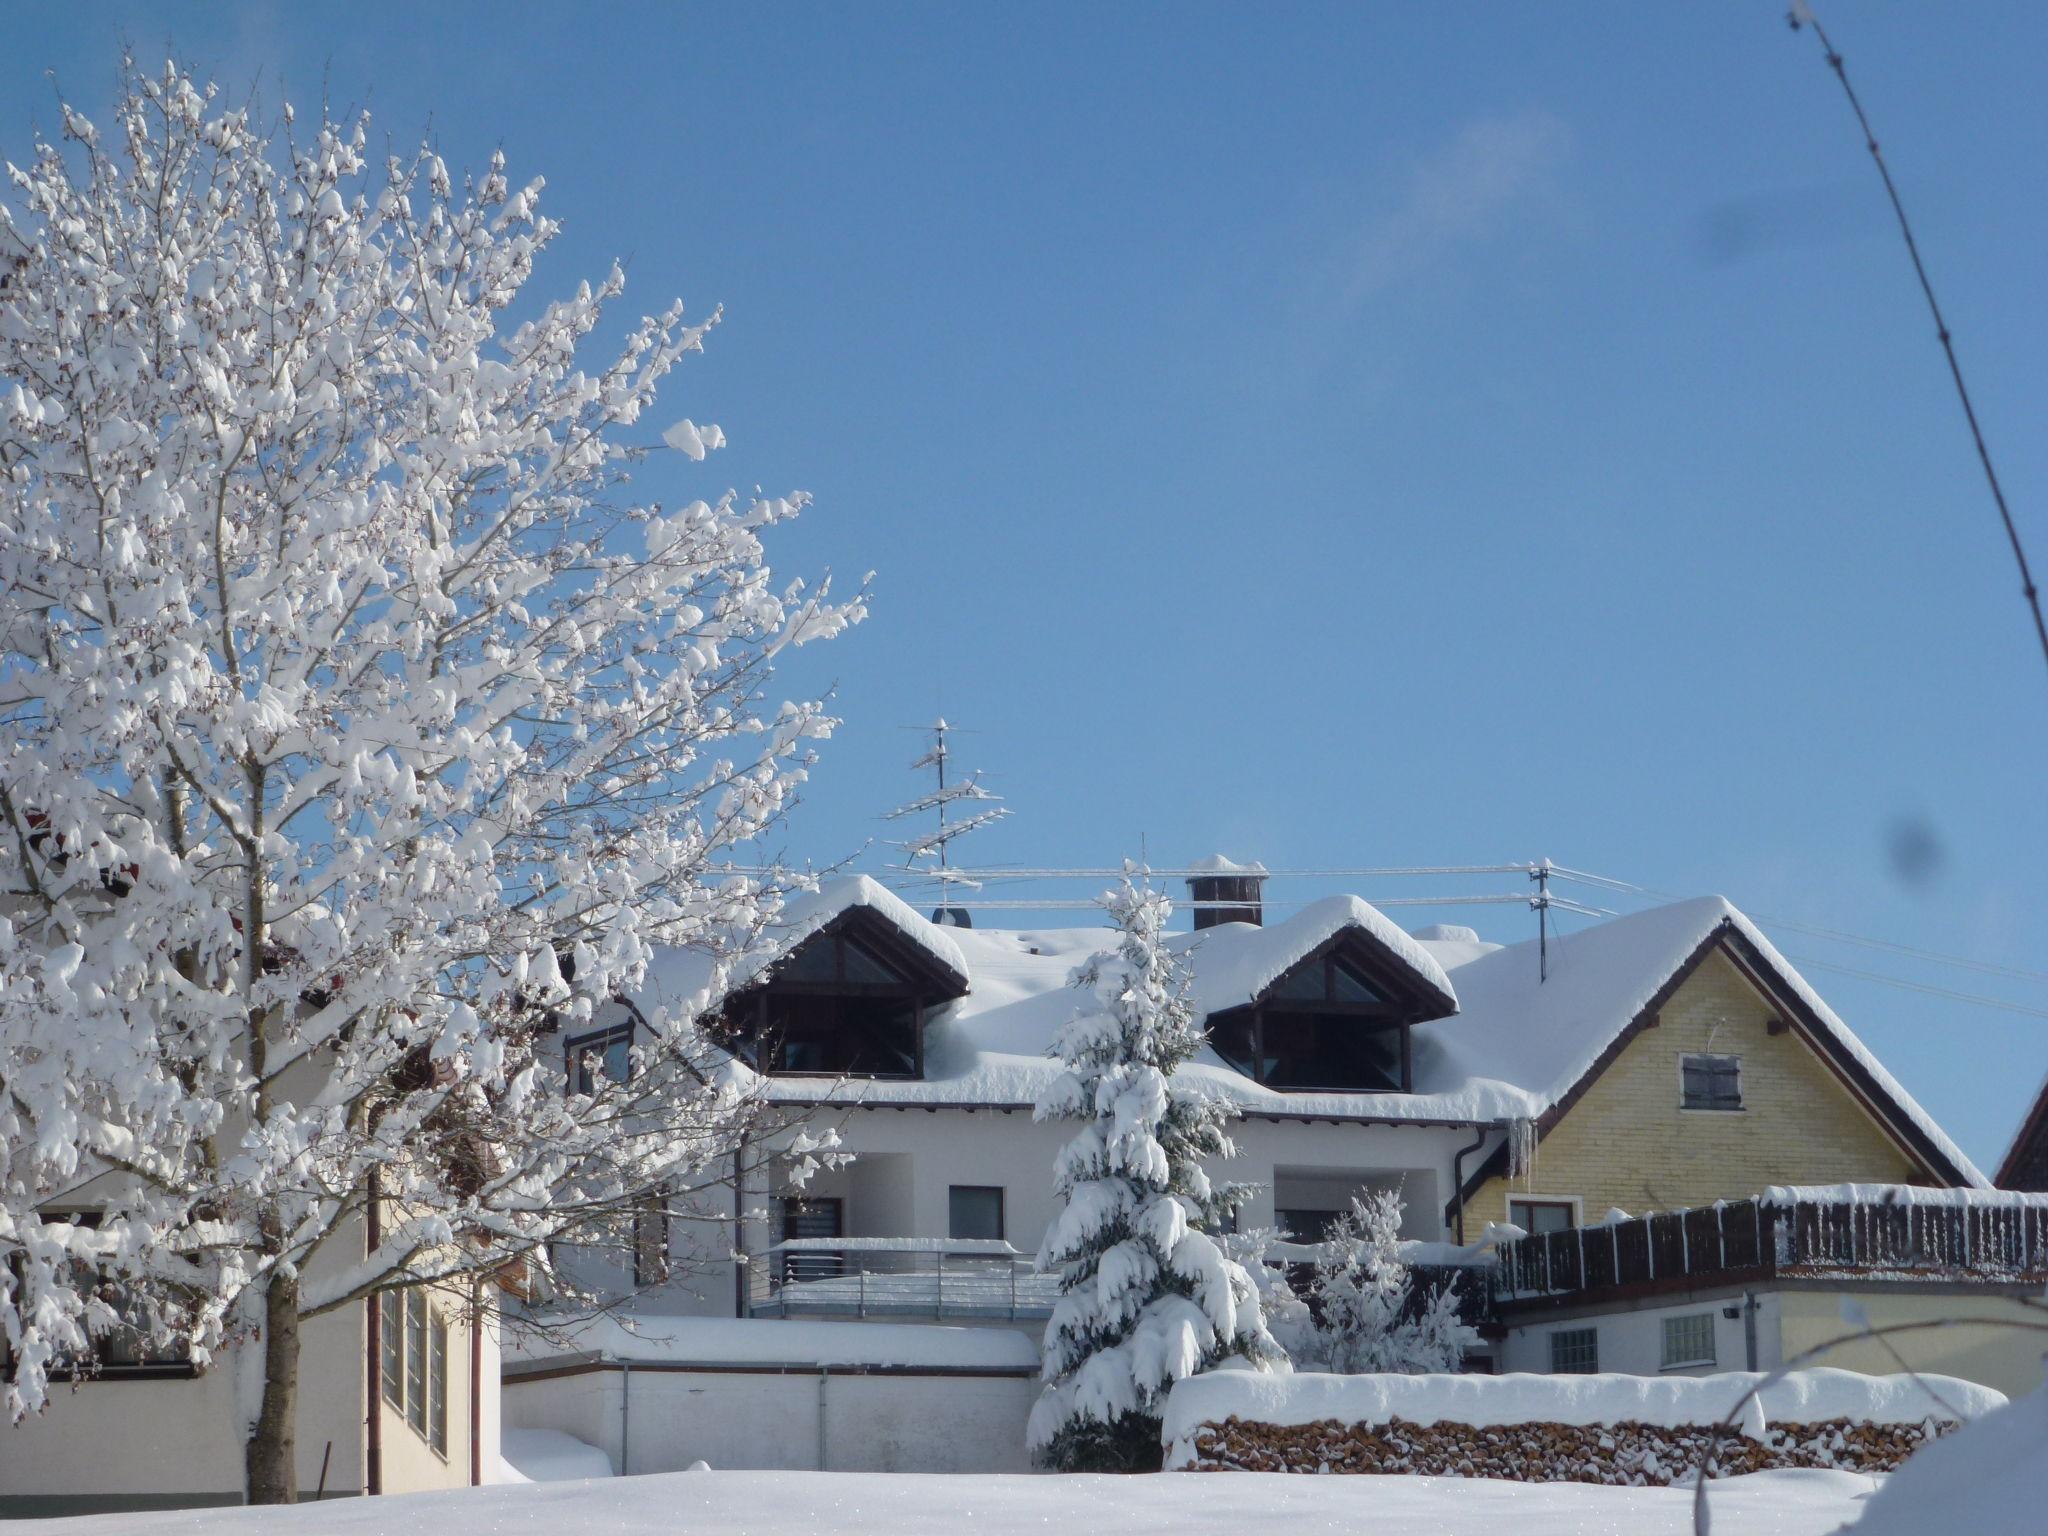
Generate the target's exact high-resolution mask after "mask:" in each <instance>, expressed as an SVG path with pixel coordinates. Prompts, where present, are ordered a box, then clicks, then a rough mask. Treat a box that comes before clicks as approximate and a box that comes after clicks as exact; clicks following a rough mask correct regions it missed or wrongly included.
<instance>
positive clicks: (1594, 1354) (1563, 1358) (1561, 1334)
mask: <svg viewBox="0 0 2048 1536" xmlns="http://www.w3.org/2000/svg"><path fill="white" fill-rule="evenodd" d="M1599 1370H1600V1330H1599V1329H1598V1328H1560V1329H1558V1330H1557V1332H1555V1333H1553V1334H1552V1335H1551V1336H1550V1372H1551V1374H1552V1375H1553V1376H1593V1375H1597V1374H1598V1373H1599Z"/></svg>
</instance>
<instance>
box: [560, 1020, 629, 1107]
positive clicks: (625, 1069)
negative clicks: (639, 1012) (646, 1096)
mask: <svg viewBox="0 0 2048 1536" xmlns="http://www.w3.org/2000/svg"><path fill="white" fill-rule="evenodd" d="M567 1049H568V1052H569V1091H570V1092H571V1093H595V1092H596V1091H597V1079H596V1078H595V1077H594V1076H593V1075H592V1068H593V1066H595V1068H596V1070H597V1071H600V1072H602V1073H603V1074H604V1075H605V1076H606V1077H608V1078H610V1079H611V1080H612V1081H613V1082H615V1083H624V1082H630V1081H631V1080H632V1077H633V1024H632V1021H631V1020H628V1021H627V1022H625V1023H623V1024H614V1025H612V1026H611V1027H610V1028H608V1029H600V1030H595V1031H593V1032H592V1033H590V1034H587V1035H578V1036H577V1037H576V1038H575V1039H573V1040H571V1041H570V1042H569V1044H568V1047H567Z"/></svg>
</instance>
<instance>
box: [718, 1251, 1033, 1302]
mask: <svg viewBox="0 0 2048 1536" xmlns="http://www.w3.org/2000/svg"><path fill="white" fill-rule="evenodd" d="M1057 1295H1058V1282H1057V1280H1056V1278H1055V1277H1053V1276H1050V1275H1041V1274H1039V1273H1037V1272H1036V1270H1035V1269H1034V1268H1033V1266H1032V1261H1031V1259H1030V1257H1029V1256H1028V1255H1026V1254H1023V1253H1019V1252H1018V1251H1017V1250H1016V1249H1015V1248H1012V1247H1011V1246H1010V1245H1009V1244H1008V1243H1006V1242H1003V1241H1002V1240H1001V1239H986V1238H919V1237H796V1238H787V1239H785V1240H784V1241H782V1242H779V1243H777V1244H775V1245H774V1246H773V1247H772V1248H770V1249H769V1250H768V1251H767V1252H766V1253H765V1254H757V1255H755V1256H753V1257H752V1258H750V1259H749V1260H748V1296H749V1306H750V1311H751V1312H752V1315H753V1316H755V1317H852V1318H890V1317H894V1318H933V1319H938V1318H961V1319H975V1320H980V1321H995V1322H1017V1321H1021V1320H1027V1319H1038V1318H1044V1317H1048V1316H1050V1315H1051V1313H1052V1305H1053V1301H1054V1300H1055V1298H1056V1297H1057Z"/></svg>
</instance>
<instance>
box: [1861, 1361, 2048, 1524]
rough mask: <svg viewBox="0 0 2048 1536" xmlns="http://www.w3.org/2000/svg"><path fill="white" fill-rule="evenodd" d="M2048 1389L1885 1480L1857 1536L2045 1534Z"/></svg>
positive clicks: (1929, 1450)
mask: <svg viewBox="0 0 2048 1536" xmlns="http://www.w3.org/2000/svg"><path fill="white" fill-rule="evenodd" d="M2044 1447H2048V1387H2044V1388H2042V1389H2041V1390H2039V1391H2037V1392H2033V1393H2030V1394H2029V1395H2027V1396H2026V1397H2023V1398H2021V1399H2020V1400H2019V1401H2018V1402H2016V1403H2014V1404H2012V1405H2011V1406H2010V1407H2007V1408H2001V1409H2000V1410H1999V1411H1998V1412H1996V1413H1992V1414H1987V1415H1985V1416H1984V1417H1983V1418H1981V1419H1979V1420H1978V1421H1977V1422H1976V1423H1974V1424H1972V1425H1970V1426H1969V1427H1968V1428H1967V1429H1964V1430H1962V1431H1960V1432H1959V1433H1957V1434H1954V1435H1950V1436H1949V1437H1948V1438H1947V1439H1945V1440H1937V1441H1936V1442H1935V1443H1934V1444H1933V1445H1930V1446H1928V1447H1926V1448H1925V1449H1924V1450H1922V1451H1920V1452H1919V1453H1918V1454H1916V1455H1915V1456H1914V1457H1913V1459H1912V1460H1911V1461H1909V1462H1907V1463H1906V1465H1905V1467H1904V1468H1903V1469H1902V1470H1901V1471H1899V1472H1898V1473H1896V1474H1894V1475H1893V1476H1891V1477H1889V1478H1887V1479H1886V1480H1885V1488H1884V1490H1883V1492H1882V1494H1881V1495H1878V1496H1876V1497H1873V1498H1872V1499H1871V1500H1870V1507H1869V1510H1868V1511H1867V1512H1866V1513H1865V1515H1864V1517H1863V1519H1862V1520H1861V1521H1859V1522H1858V1524H1857V1526H1856V1531H1855V1536H1929V1533H1930V1532H1941V1531H1952V1532H1957V1533H1965V1532H1967V1533H1968V1536H2040V1533H2041V1531H2042V1530H2043V1529H2044V1528H2048V1515H2044V1514H2043V1513H2042V1511H2043V1510H2048V1454H2043V1448H2044Z"/></svg>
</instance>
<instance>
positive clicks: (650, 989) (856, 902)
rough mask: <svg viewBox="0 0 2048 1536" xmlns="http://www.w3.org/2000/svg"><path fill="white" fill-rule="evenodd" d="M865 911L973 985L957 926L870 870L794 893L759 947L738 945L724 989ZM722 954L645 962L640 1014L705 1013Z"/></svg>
mask: <svg viewBox="0 0 2048 1536" xmlns="http://www.w3.org/2000/svg"><path fill="white" fill-rule="evenodd" d="M861 909H865V910H866V911H868V912H871V913H873V914H874V915H875V916H876V917H878V918H880V919H881V920H882V921H883V922H885V923H887V924H888V925H889V927H890V928H891V929H893V930H894V931H895V933H896V934H897V935H898V936H899V937H900V938H902V940H903V941H904V942H905V943H906V944H908V945H910V946H912V947H913V948H914V949H916V950H917V951H918V952H919V953H920V954H922V955H923V956H924V957H925V958H927V959H928V960H930V962H931V963H932V965H933V967H934V968H936V969H937V970H939V971H940V972H942V973H944V974H945V975H946V976H947V977H948V978H950V980H951V981H952V983H953V990H955V991H956V992H965V991H966V990H967V989H968V987H969V985H970V980H969V974H968V966H967V957H966V956H965V955H963V954H961V952H960V946H959V945H957V944H955V943H954V942H953V935H954V934H955V933H956V932H958V931H959V930H957V929H953V928H948V927H943V926H941V925H940V924H938V923H934V922H930V921H928V920H927V919H926V918H925V917H924V915H923V914H922V913H920V912H919V911H918V910H917V909H916V908H915V907H913V906H911V905H910V904H909V903H908V902H906V901H904V900H903V898H902V897H900V896H898V895H897V894H896V893H895V892H894V891H891V890H890V889H889V888H888V887H887V886H884V885H882V884H881V883H880V882H879V881H876V880H872V879H870V878H869V877H868V876H866V875H849V876H846V877H845V878H842V879H836V880H827V881H825V882H824V883H823V884H821V885H820V886H819V887H818V888H817V889H816V890H815V891H806V892H803V893H802V894H800V895H797V896H793V897H791V898H790V899H789V900H788V901H787V902H785V903H784V904H783V908H782V911H781V912H780V913H778V914H777V916H776V919H775V922H774V923H773V924H772V925H771V926H770V927H769V929H768V930H767V932H766V933H765V934H764V935H763V940H764V942H762V943H760V944H758V945H745V946H740V958H739V959H737V960H735V961H733V962H732V964H731V966H730V969H729V971H728V974H727V976H726V979H725V984H724V990H725V991H726V992H727V993H731V992H737V991H738V990H739V989H740V988H742V987H745V986H750V985H752V984H753V983H754V982H756V981H759V980H760V979H761V978H762V976H763V975H764V974H765V973H766V972H768V971H769V970H772V969H773V968H774V967H775V965H776V964H777V963H778V962H779V961H781V960H783V959H785V958H786V957H787V956H788V955H790V954H791V953H792V952H793V951H794V950H795V949H796V948H797V947H798V946H799V945H801V944H802V943H803V942H804V940H806V939H808V938H810V937H811V936H812V935H813V934H815V933H817V932H818V931H819V930H820V929H822V928H825V927H828V926H830V925H831V924H832V923H834V922H836V921H838V920H839V919H840V918H842V917H844V916H846V914H847V913H849V912H853V911H856V910H861ZM718 964H719V956H718V955H717V954H715V953H714V952H713V951H711V950H708V949H661V950H657V951H656V952H655V958H654V959H653V960H652V961H651V962H650V963H649V965H648V967H647V976H646V979H645V980H644V981H643V982H642V983H641V987H640V990H639V991H638V992H637V993H636V994H635V995H634V1001H635V1002H636V1003H638V1004H639V1005H640V1009H641V1011H642V1012H643V1013H648V1014H652V1013H654V1012H655V1011H656V1010H657V1009H678V1010H681V1011H683V1012H686V1013H700V1012H703V1011H704V1010H705V1009H707V1008H709V1007H712V1006H714V1005H715V1003H716V1002H717V999H716V998H713V997H712V996H711V995H710V993H711V991H712V988H713V984H714V981H715V978H716V977H717V973H718Z"/></svg>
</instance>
